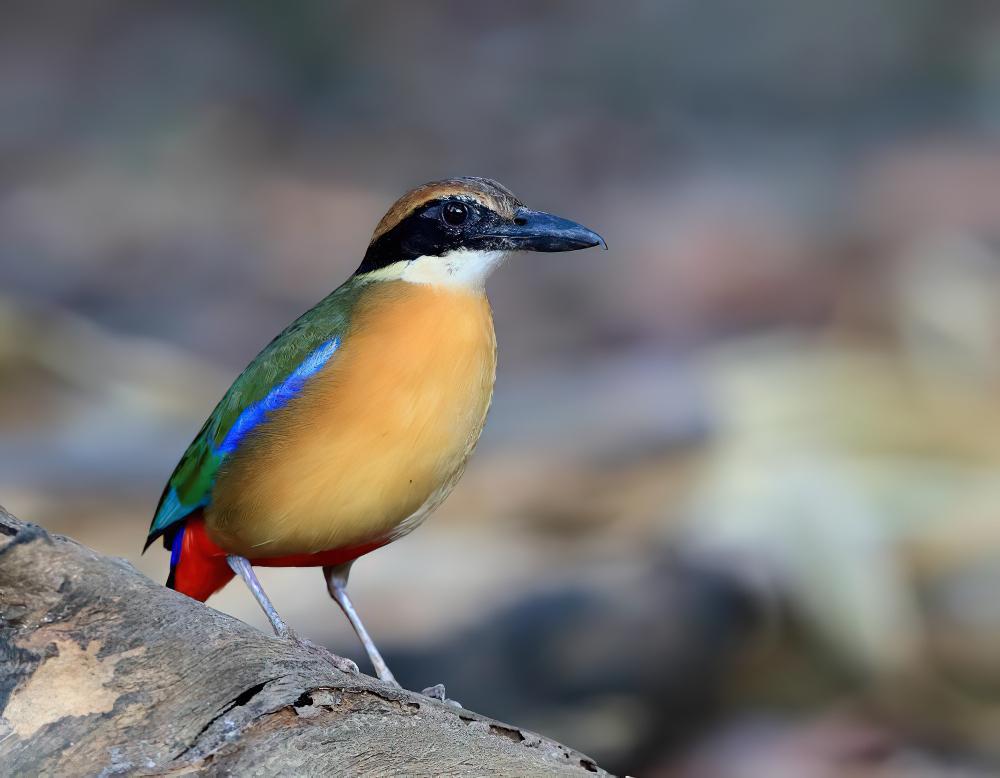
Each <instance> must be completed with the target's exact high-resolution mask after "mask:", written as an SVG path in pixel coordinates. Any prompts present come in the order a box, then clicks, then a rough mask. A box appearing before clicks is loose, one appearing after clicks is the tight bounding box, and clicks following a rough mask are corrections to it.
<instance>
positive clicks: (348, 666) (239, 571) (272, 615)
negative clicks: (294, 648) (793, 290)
mask: <svg viewBox="0 0 1000 778" xmlns="http://www.w3.org/2000/svg"><path fill="white" fill-rule="evenodd" d="M226 562H228V563H229V567H230V568H232V571H233V572H234V573H236V575H238V576H239V577H240V578H242V579H243V583H245V584H246V585H247V589H249V590H250V593H251V594H252V595H253V597H254V599H255V600H257V604H258V605H260V607H261V610H263V611H264V614H265V615H266V616H267V618H268V621H270V622H271V627H272V629H274V634H275V635H277V636H278V637H279V638H284V639H285V640H292V641H294V642H296V643H298V644H299V645H300V646H302V647H304V648H308V649H309V650H311V651H316V652H319V653H322V654H324V655H325V656H326V657H327V658H328V659H331V660H332V661H333V664H334V666H335V667H336V668H337V669H339V670H343V671H344V672H345V673H356V672H358V666H357V665H356V664H354V662H352V661H351V660H350V659H346V658H344V657H342V656H337V655H336V654H333V653H331V652H330V651H327V650H326V649H325V648H323V647H322V646H317V645H316V644H315V643H312V642H310V641H308V640H303V639H302V638H300V637H299V636H298V635H296V634H295V633H294V632H293V631H292V628H291V627H289V626H288V625H287V624H286V623H285V621H284V619H282V618H281V616H279V615H278V611H277V609H276V608H275V607H274V604H273V603H272V602H271V598H270V597H268V596H267V593H266V592H265V591H264V587H263V586H261V585H260V581H259V580H258V579H257V574H256V573H254V571H253V565H252V564H250V560H249V559H247V558H246V557H242V556H236V555H234V554H231V555H229V556H227V557H226Z"/></svg>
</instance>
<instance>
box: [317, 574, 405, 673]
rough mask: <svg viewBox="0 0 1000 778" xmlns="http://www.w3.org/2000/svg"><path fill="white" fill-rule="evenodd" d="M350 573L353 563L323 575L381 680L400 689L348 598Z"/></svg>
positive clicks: (331, 593)
mask: <svg viewBox="0 0 1000 778" xmlns="http://www.w3.org/2000/svg"><path fill="white" fill-rule="evenodd" d="M352 561H353V560H352ZM350 572H351V562H346V563H344V564H342V565H334V566H331V567H324V568H323V575H324V577H325V578H326V588H327V589H328V590H329V592H330V596H331V597H333V599H334V600H336V601H337V605H339V606H340V609H341V610H342V611H344V615H345V616H347V619H348V621H350V622H351V626H352V627H354V631H355V632H356V633H357V635H358V639H359V640H360V641H361V645H362V646H364V647H365V652H366V653H367V654H368V658H369V659H371V660H372V665H374V667H375V673H376V674H377V675H378V677H379V680H380V681H384V682H385V683H388V684H391V685H392V686H397V687H398V686H399V681H397V680H396V676H394V675H393V674H392V671H391V670H390V669H389V666H388V665H387V664H386V663H385V660H384V659H383V658H382V654H380V653H379V650H378V648H377V647H376V646H375V641H374V640H372V639H371V635H369V634H368V630H366V629H365V625H364V624H362V622H361V617H360V616H358V612H357V611H356V610H354V603H352V602H351V598H350V597H348V596H347V576H348V575H349V574H350ZM400 688H402V687H400Z"/></svg>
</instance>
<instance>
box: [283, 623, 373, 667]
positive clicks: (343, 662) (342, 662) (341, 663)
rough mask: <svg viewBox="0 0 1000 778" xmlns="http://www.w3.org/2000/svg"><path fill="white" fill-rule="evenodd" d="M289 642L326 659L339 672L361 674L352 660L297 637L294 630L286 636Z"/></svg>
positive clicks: (289, 631)
mask: <svg viewBox="0 0 1000 778" xmlns="http://www.w3.org/2000/svg"><path fill="white" fill-rule="evenodd" d="M285 637H286V638H287V639H288V640H291V641H292V642H293V643H295V645H297V646H301V647H302V648H304V649H306V650H307V651H309V652H310V653H313V654H318V655H320V656H321V657H322V658H323V659H326V660H327V661H328V662H329V663H330V664H332V665H333V666H334V667H336V668H337V669H338V670H340V671H341V672H344V673H351V674H353V675H357V674H358V673H360V672H361V670H360V669H359V668H358V666H357V664H356V663H354V662H352V661H351V660H350V659H348V658H347V657H344V656H338V655H337V654H335V653H333V652H332V651H331V650H330V649H328V648H327V647H326V646H321V645H319V644H318V643H313V642H312V641H311V640H306V639H305V638H301V637H299V636H298V635H296V634H295V633H294V632H292V630H288V634H287V635H285Z"/></svg>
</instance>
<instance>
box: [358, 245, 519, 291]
mask: <svg viewBox="0 0 1000 778" xmlns="http://www.w3.org/2000/svg"><path fill="white" fill-rule="evenodd" d="M508 256H509V252H506V251H470V250H469V249H455V250H454V251H449V252H448V253H447V254H442V255H441V256H440V257H417V258H416V259H413V260H410V261H404V262H394V263H393V264H391V265H388V266H386V267H383V268H380V269H379V270H376V271H374V272H373V273H372V276H373V277H375V278H378V279H379V280H384V281H390V280H396V279H398V280H400V281H409V282H410V283H411V284H430V285H431V286H451V287H457V288H460V289H474V290H481V289H482V288H483V287H484V286H485V285H486V279H487V278H489V276H490V274H491V273H492V272H493V271H494V270H496V269H497V268H498V267H500V265H502V264H503V262H504V260H505V259H507V257H508Z"/></svg>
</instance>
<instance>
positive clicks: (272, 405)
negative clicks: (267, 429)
mask: <svg viewBox="0 0 1000 778" xmlns="http://www.w3.org/2000/svg"><path fill="white" fill-rule="evenodd" d="M338 348H340V338H339V337H338V338H333V339H332V340H328V341H326V342H325V343H322V344H320V345H319V346H318V347H317V348H315V349H314V350H313V351H312V352H311V353H310V354H309V356H307V357H306V358H305V359H304V360H303V361H302V363H301V364H300V365H299V366H298V367H297V368H295V370H293V371H292V372H291V373H290V374H289V376H288V377H287V378H286V379H285V380H284V381H282V382H281V383H280V384H278V385H277V386H275V387H274V388H273V389H271V391H270V392H268V393H267V394H266V395H265V396H264V397H262V398H261V399H260V400H258V401H257V402H255V403H253V404H251V405H249V406H247V407H246V408H244V409H243V411H242V413H240V415H239V416H237V417H236V421H234V422H233V426H232V427H230V428H229V431H228V432H227V433H226V437H225V438H223V440H222V442H221V443H220V444H219V445H218V446H216V447H215V453H216V454H221V455H225V454H231V453H232V452H233V451H235V450H236V448H237V447H238V446H239V445H240V442H241V441H242V440H243V438H245V437H246V436H247V434H248V433H249V432H250V431H251V430H252V429H254V428H255V427H256V426H258V425H259V424H261V423H263V422H265V421H267V415H268V414H269V413H272V412H274V411H276V410H278V408H281V407H282V406H284V405H287V404H288V402H289V401H290V400H291V399H292V398H293V397H295V396H296V395H297V394H298V393H299V392H300V391H302V387H303V386H305V384H306V381H308V380H309V378H311V377H312V376H313V375H315V374H316V373H317V372H319V371H320V370H321V369H322V367H323V365H325V364H326V363H327V362H328V361H329V360H330V357H332V356H333V355H334V353H335V352H336V351H337V349H338Z"/></svg>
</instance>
